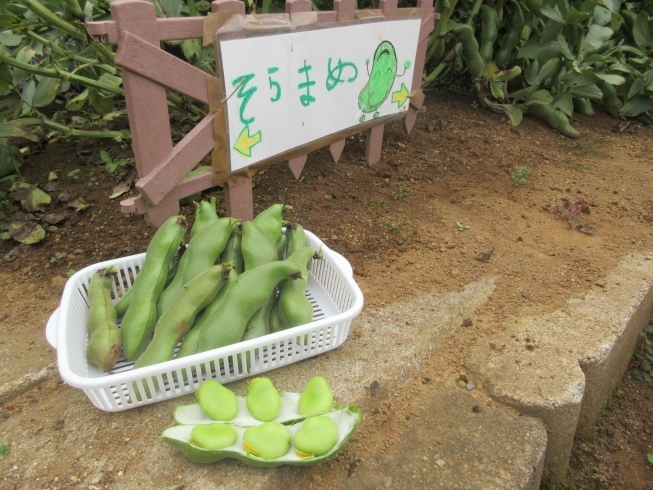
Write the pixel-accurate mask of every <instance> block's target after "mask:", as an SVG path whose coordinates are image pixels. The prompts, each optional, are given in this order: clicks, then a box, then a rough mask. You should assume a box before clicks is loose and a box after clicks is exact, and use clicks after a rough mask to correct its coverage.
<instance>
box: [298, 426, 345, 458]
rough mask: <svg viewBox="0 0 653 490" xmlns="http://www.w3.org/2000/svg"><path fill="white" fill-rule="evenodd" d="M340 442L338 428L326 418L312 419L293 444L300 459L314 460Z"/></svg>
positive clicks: (303, 427) (300, 431)
mask: <svg viewBox="0 0 653 490" xmlns="http://www.w3.org/2000/svg"><path fill="white" fill-rule="evenodd" d="M337 440H338V426H337V425H336V423H335V422H334V421H333V419H331V418H329V417H325V416H321V417H310V418H308V419H306V420H305V421H304V424H303V425H302V428H301V429H300V430H299V432H298V433H297V434H296V435H295V437H294V439H293V444H294V445H295V452H296V453H297V456H299V457H300V458H312V457H315V456H322V455H323V454H326V453H328V452H329V451H330V450H331V448H332V447H333V446H335V444H336V441H337Z"/></svg>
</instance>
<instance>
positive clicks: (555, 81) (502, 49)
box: [424, 0, 653, 138]
mask: <svg viewBox="0 0 653 490" xmlns="http://www.w3.org/2000/svg"><path fill="white" fill-rule="evenodd" d="M440 10H441V20H440V22H439V23H438V24H437V25H436V29H435V30H434V32H433V33H432V35H431V37H430V39H429V48H428V51H427V63H426V71H425V74H424V83H425V84H427V85H428V84H431V83H434V82H435V81H436V80H437V79H438V78H442V77H450V78H451V77H454V76H455V75H456V74H457V73H459V72H462V71H467V72H468V73H469V75H470V76H471V79H472V82H473V84H474V86H475V88H476V93H477V96H478V100H479V101H481V103H482V104H483V106H485V107H487V108H489V109H491V110H493V111H495V112H498V113H500V114H504V115H505V116H506V117H507V118H508V119H509V120H510V122H511V123H512V124H513V125H515V126H516V125H518V124H519V123H520V122H521V120H522V117H523V115H524V114H527V113H530V114H532V115H534V116H536V117H539V118H541V119H544V120H545V121H546V122H547V124H549V126H551V127H552V128H554V129H556V130H557V131H559V132H560V133H561V134H564V135H565V136H568V137H571V138H575V137H577V136H578V132H577V131H576V130H575V129H574V128H573V127H572V126H571V124H570V122H569V119H568V118H569V117H570V116H571V115H572V113H573V112H580V113H581V114H584V115H591V114H592V113H593V108H592V104H602V105H603V106H604V108H605V110H606V111H607V112H608V113H609V114H610V115H612V116H613V117H615V118H618V117H629V118H636V119H638V120H640V121H642V122H644V123H646V124H649V125H651V124H653V118H652V117H651V113H650V111H649V109H650V107H651V106H652V105H653V61H652V58H651V52H652V50H653V19H652V18H651V16H650V15H651V13H650V12H649V11H647V10H646V9H645V8H644V2H632V3H625V2H622V1H621V0H606V1H600V2H593V1H590V2H583V3H581V2H576V3H570V2H555V1H553V0H545V1H544V2H532V1H529V0H516V1H511V2H502V1H498V2H494V3H490V2H487V5H483V1H482V0H477V1H475V2H474V3H473V5H471V6H470V2H462V1H461V2H460V5H458V0H449V1H443V2H442V3H441V8H440ZM478 17H480V19H478ZM479 20H480V22H479ZM477 39H480V44H479V42H478V40H477Z"/></svg>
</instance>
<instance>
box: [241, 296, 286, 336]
mask: <svg viewBox="0 0 653 490" xmlns="http://www.w3.org/2000/svg"><path fill="white" fill-rule="evenodd" d="M276 299H277V295H276V294H275V293H274V292H273V293H272V294H271V295H270V297H269V298H268V299H266V300H265V303H263V306H261V307H260V308H259V309H258V310H257V311H256V313H254V315H253V316H252V318H250V319H249V322H247V326H246V327H245V332H244V333H243V338H242V339H241V341H245V340H250V339H256V338H258V337H263V335H267V334H269V333H270V311H272V306H274V302H275V300H276Z"/></svg>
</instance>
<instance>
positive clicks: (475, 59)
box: [451, 24, 485, 78]
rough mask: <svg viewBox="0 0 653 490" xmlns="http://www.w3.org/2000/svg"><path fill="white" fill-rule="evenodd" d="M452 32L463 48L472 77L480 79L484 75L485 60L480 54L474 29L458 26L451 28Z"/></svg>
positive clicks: (468, 26) (465, 25)
mask: <svg viewBox="0 0 653 490" xmlns="http://www.w3.org/2000/svg"><path fill="white" fill-rule="evenodd" d="M451 32H452V33H453V35H454V36H456V41H458V42H459V43H460V44H462V46H463V57H464V58H465V61H466V62H467V69H468V70H469V73H470V75H472V76H473V77H474V78H479V77H480V76H481V74H482V73H483V67H484V66H485V63H483V59H482V58H481V55H480V54H479V52H478V42H477V41H476V38H475V37H474V29H473V28H472V26H470V25H467V24H456V25H455V26H453V27H452V28H451Z"/></svg>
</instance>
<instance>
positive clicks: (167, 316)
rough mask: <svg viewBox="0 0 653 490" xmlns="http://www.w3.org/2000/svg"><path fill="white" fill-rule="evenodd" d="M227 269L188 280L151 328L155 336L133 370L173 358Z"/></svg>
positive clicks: (217, 269)
mask: <svg viewBox="0 0 653 490" xmlns="http://www.w3.org/2000/svg"><path fill="white" fill-rule="evenodd" d="M229 270H230V267H225V266H223V265H216V266H213V267H211V268H209V269H207V270H205V271H204V272H202V273H201V274H199V275H197V276H196V277H194V278H193V279H191V280H190V281H188V282H187V283H186V284H184V286H183V287H182V288H181V291H179V294H178V295H177V297H176V298H175V300H174V301H173V303H172V305H170V308H169V309H168V310H166V311H165V313H164V314H163V315H162V316H161V318H160V319H159V321H158V322H157V323H156V326H155V327H154V337H153V338H152V342H150V345H148V346H147V349H145V352H143V354H142V355H141V356H140V357H139V358H138V360H137V361H136V362H135V363H134V369H136V368H141V367H144V366H151V365H153V364H158V363H160V362H165V361H168V360H170V359H172V354H173V353H174V350H175V347H176V346H177V343H178V342H179V341H180V340H181V339H182V338H183V337H184V335H186V333H187V332H188V330H189V329H190V327H191V326H192V325H193V322H194V321H195V317H196V316H197V314H198V313H199V312H200V311H201V310H202V309H203V308H205V307H206V305H208V304H209V303H210V302H211V301H213V299H214V298H215V295H216V294H217V293H218V291H219V290H220V288H221V287H222V286H223V285H224V284H225V282H226V281H227V278H228V277H229Z"/></svg>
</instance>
